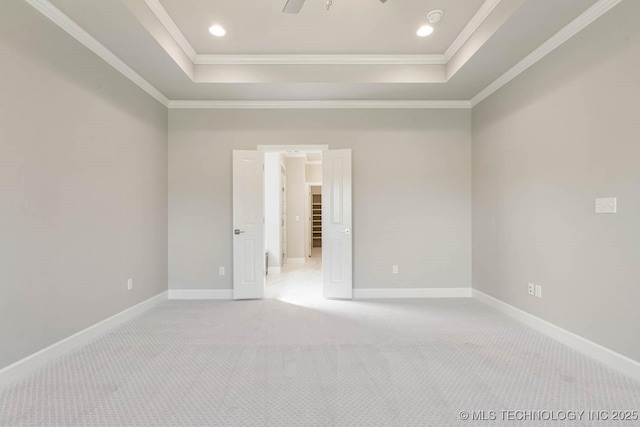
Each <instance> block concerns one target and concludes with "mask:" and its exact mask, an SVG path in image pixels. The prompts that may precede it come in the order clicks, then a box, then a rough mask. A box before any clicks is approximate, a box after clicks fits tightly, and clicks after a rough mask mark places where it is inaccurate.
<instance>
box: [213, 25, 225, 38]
mask: <svg viewBox="0 0 640 427" xmlns="http://www.w3.org/2000/svg"><path fill="white" fill-rule="evenodd" d="M209 32H210V33H211V34H213V35H214V36H216V37H223V36H224V35H225V34H227V32H226V31H225V29H224V28H222V27H221V26H220V25H213V26H211V27H210V28H209Z"/></svg>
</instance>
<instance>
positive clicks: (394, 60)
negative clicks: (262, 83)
mask: <svg viewBox="0 0 640 427" xmlns="http://www.w3.org/2000/svg"><path fill="white" fill-rule="evenodd" d="M193 63H194V64H195V65H446V64H447V60H446V59H445V56H444V55H441V54H407V55H393V54H389V55H365V54H301V53H298V54H245V55H242V54H205V55H196V58H195V60H194V62H193Z"/></svg>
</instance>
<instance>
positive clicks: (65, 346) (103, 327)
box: [0, 291, 167, 389]
mask: <svg viewBox="0 0 640 427" xmlns="http://www.w3.org/2000/svg"><path fill="white" fill-rule="evenodd" d="M166 300H167V292H166V291H165V292H163V293H161V294H158V295H156V296H154V297H151V298H149V299H148V300H145V301H142V302H141V303H139V304H137V305H134V306H133V307H130V308H128V309H126V310H124V311H121V312H120V313H118V314H115V315H113V316H111V317H109V318H108V319H105V320H103V321H101V322H98V323H96V324H95V325H93V326H89V327H88V328H86V329H84V330H82V331H80V332H77V333H75V334H73V335H71V336H70V337H67V338H65V339H63V340H61V341H58V342H57V343H55V344H52V345H50V346H49V347H46V348H44V349H42V350H40V351H38V352H37V353H33V354H32V355H30V356H27V357H25V358H24V359H21V360H19V361H17V362H15V363H13V364H11V365H9V366H7V367H6V368H3V369H2V370H0V389H1V388H4V387H6V386H8V385H9V384H11V383H14V382H16V381H18V380H20V379H22V378H23V377H25V376H27V375H29V374H30V373H32V372H34V371H36V370H38V369H40V368H42V367H43V366H45V365H46V364H47V363H49V362H51V361H53V360H55V359H57V358H59V357H61V356H64V355H65V354H67V353H69V352H71V351H73V350H75V349H77V348H79V347H82V346H83V345H86V344H88V343H90V342H91V341H93V340H94V339H95V338H97V337H99V336H100V335H102V334H104V333H106V332H109V331H110V330H112V329H115V328H117V327H118V326H120V325H122V324H123V323H125V322H128V321H129V320H131V319H133V318H134V317H136V316H138V315H139V314H142V313H144V312H145V311H147V310H149V309H151V308H153V307H155V306H157V305H158V304H162V303H163V302H165V301H166Z"/></svg>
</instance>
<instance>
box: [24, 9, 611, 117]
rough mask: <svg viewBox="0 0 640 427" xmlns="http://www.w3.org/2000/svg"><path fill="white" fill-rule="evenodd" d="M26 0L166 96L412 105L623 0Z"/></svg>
mask: <svg viewBox="0 0 640 427" xmlns="http://www.w3.org/2000/svg"><path fill="white" fill-rule="evenodd" d="M26 1H27V2H29V3H30V4H32V5H33V6H35V7H36V8H37V9H38V10H40V11H41V12H42V13H44V14H45V15H47V16H48V17H49V18H50V19H51V20H53V21H54V22H56V23H58V25H60V26H61V27H63V28H64V29H65V30H66V31H68V32H69V33H71V34H72V35H74V36H75V37H76V38H78V39H79V40H80V41H82V42H83V43H84V44H85V45H87V46H89V47H90V48H91V49H93V50H94V51H95V52H96V53H98V54H99V55H101V56H102V57H103V58H105V59H106V60H107V61H108V62H110V63H111V64H112V65H114V66H115V67H116V68H118V69H119V70H120V71H122V72H123V73H124V74H125V75H127V76H128V77H129V78H131V79H132V80H134V81H135V82H137V83H138V84H139V85H140V86H141V87H143V88H144V89H145V90H147V91H148V92H149V93H151V94H152V95H154V96H156V98H157V99H159V100H161V101H162V102H164V103H165V104H168V102H167V100H174V101H181V100H185V101H190V102H191V104H189V103H182V105H193V101H207V102H208V104H207V105H209V106H211V105H214V106H215V105H233V103H237V104H238V106H242V105H254V106H255V105H257V104H259V103H260V102H263V103H264V105H271V104H269V103H272V104H273V103H278V102H281V103H282V102H284V103H286V102H290V101H304V102H311V103H313V102H315V101H322V102H325V103H329V104H327V105H331V103H334V104H335V103H336V102H346V103H351V104H349V105H356V106H358V105H369V106H375V105H378V106H380V105H387V104H384V103H385V102H387V103H397V105H401V106H404V107H407V106H412V105H414V104H412V102H413V103H415V102H418V103H419V102H427V103H429V102H434V101H437V102H436V103H435V104H433V105H440V104H439V103H438V102H440V101H447V100H461V101H465V102H467V104H469V100H472V99H476V98H477V97H478V96H479V94H480V95H482V94H483V93H484V94H486V93H487V90H489V89H491V88H495V87H497V86H496V85H497V84H503V83H505V82H506V81H508V79H509V78H512V77H513V76H514V73H515V72H521V71H522V70H523V69H526V67H527V66H529V65H531V64H532V63H534V62H535V61H536V60H537V59H539V57H541V56H540V52H541V51H545V52H548V51H550V50H552V49H553V48H555V47H557V45H558V44H560V43H562V42H563V41H564V40H566V39H568V38H569V37H570V36H571V35H573V34H575V33H576V32H577V31H579V30H580V29H581V28H583V27H584V26H585V25H588V24H589V23H590V22H592V21H593V20H594V19H597V17H598V16H600V15H601V14H602V13H605V12H606V11H607V10H608V9H609V8H611V7H613V6H615V4H617V3H618V2H619V1H620V0H562V1H558V0H388V1H387V2H386V3H385V4H382V3H380V2H379V1H378V0H333V7H332V9H331V10H330V11H328V12H327V11H326V10H325V9H324V4H325V0H307V1H306V4H305V6H304V8H303V10H302V12H301V13H300V14H299V15H288V14H283V13H281V10H282V7H283V6H284V3H285V1H284V0H26ZM436 8H438V9H442V10H444V11H445V15H444V17H443V19H442V21H441V22H440V23H438V24H436V25H434V27H435V28H436V32H435V33H434V34H433V35H432V36H430V37H427V38H425V39H422V38H418V37H417V36H416V35H415V31H416V29H417V27H418V26H419V24H421V23H423V22H425V20H426V14H427V13H428V12H429V11H430V10H432V9H436ZM574 20H575V22H573V23H572V21H574ZM213 23H220V24H222V25H223V26H225V28H226V29H227V36H226V37H224V38H214V37H213V36H211V35H210V34H209V33H208V32H207V30H208V27H209V26H210V25H211V24H213ZM85 31H86V33H85ZM541 45H542V47H541ZM536 49H539V50H537V51H536ZM114 58H115V59H114ZM494 82H496V83H494ZM492 83H493V84H492ZM488 86H489V89H487V87H488ZM211 101H213V102H211ZM247 101H251V102H252V103H251V102H250V103H249V104H247ZM225 102H226V104H225ZM216 103H217V104H216ZM229 103H231V104H229ZM243 103H244V104H243ZM179 104H180V103H173V105H179ZM203 105H204V104H203ZM389 105H390V104H389ZM424 105H432V104H424ZM451 105H454V106H458V105H460V104H451Z"/></svg>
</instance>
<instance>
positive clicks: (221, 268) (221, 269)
mask: <svg viewBox="0 0 640 427" xmlns="http://www.w3.org/2000/svg"><path fill="white" fill-rule="evenodd" d="M219 272H220V275H221V276H224V267H220V270H219Z"/></svg>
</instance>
